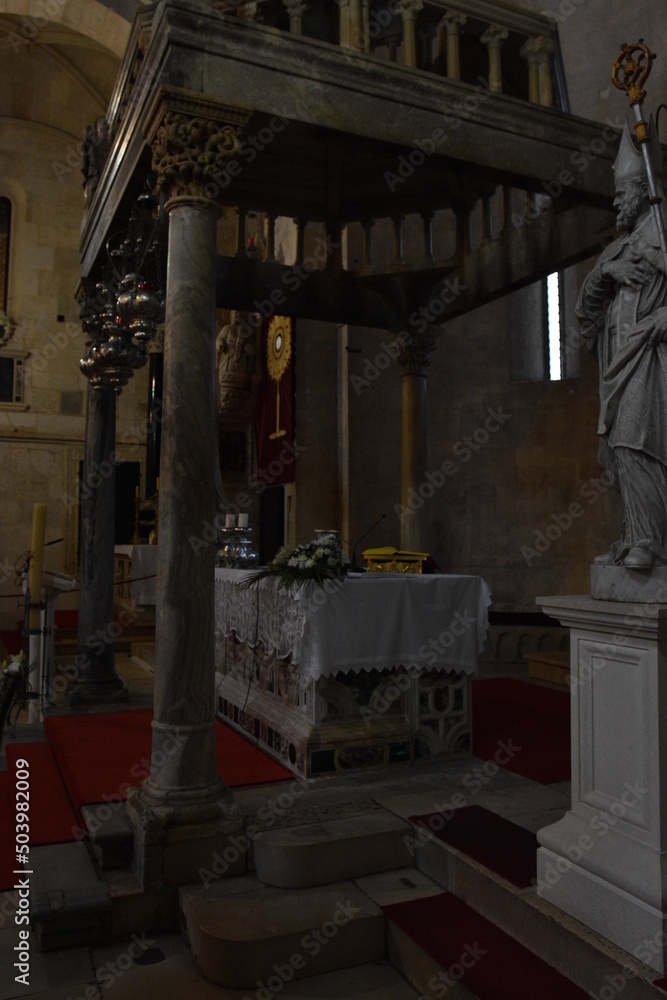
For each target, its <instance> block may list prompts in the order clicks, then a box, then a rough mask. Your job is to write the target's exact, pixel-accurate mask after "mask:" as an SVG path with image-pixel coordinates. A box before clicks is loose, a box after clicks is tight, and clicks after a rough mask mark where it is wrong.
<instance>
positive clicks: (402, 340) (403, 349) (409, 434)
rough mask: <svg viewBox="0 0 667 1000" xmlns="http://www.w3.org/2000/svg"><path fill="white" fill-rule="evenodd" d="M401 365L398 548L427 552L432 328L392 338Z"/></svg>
mask: <svg viewBox="0 0 667 1000" xmlns="http://www.w3.org/2000/svg"><path fill="white" fill-rule="evenodd" d="M394 343H395V347H396V358H397V361H398V363H399V365H400V366H401V369H402V375H401V388H402V404H401V405H402V409H401V508H402V517H401V548H402V549H407V550H409V551H411V552H427V551H428V549H427V548H426V546H427V535H428V507H427V503H425V502H424V500H425V498H424V495H423V494H424V492H425V484H426V485H427V486H428V483H427V480H426V473H427V471H428V453H427V452H428V423H427V419H426V370H427V368H428V366H429V364H430V359H431V354H432V353H433V350H434V349H435V344H436V335H435V333H434V332H427V333H424V334H416V333H411V334H407V333H402V334H400V335H399V336H398V337H396V338H395V339H394Z"/></svg>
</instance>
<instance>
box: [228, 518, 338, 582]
mask: <svg viewBox="0 0 667 1000" xmlns="http://www.w3.org/2000/svg"><path fill="white" fill-rule="evenodd" d="M350 567H351V564H350V560H349V559H348V558H347V556H346V555H345V553H344V552H343V550H342V549H341V547H340V542H339V540H338V535H337V533H336V532H334V531H332V532H329V533H327V534H322V535H319V536H318V537H317V538H316V539H313V541H311V542H307V543H306V544H305V545H298V546H297V547H296V548H295V549H294V550H292V551H290V550H289V549H286V548H282V549H280V551H279V552H278V553H277V554H276V556H275V558H274V559H272V561H271V562H270V563H269V564H268V565H267V567H266V569H261V570H258V571H257V572H256V573H253V574H252V576H249V577H248V578H247V579H246V580H243V581H242V582H241V583H240V584H239V585H238V586H239V587H241V588H242V589H243V590H246V589H247V588H248V587H252V586H253V585H254V584H256V583H258V582H259V581H260V580H266V579H268V578H270V577H275V578H276V579H277V580H278V590H295V591H296V590H298V589H299V588H300V587H303V586H305V585H306V584H309V583H316V584H319V586H320V587H321V586H322V585H323V584H324V581H325V580H337V579H339V580H342V579H343V577H344V576H345V575H346V574H347V573H348V572H349V571H350Z"/></svg>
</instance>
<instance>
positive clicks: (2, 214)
mask: <svg viewBox="0 0 667 1000" xmlns="http://www.w3.org/2000/svg"><path fill="white" fill-rule="evenodd" d="M11 225H12V203H11V202H10V200H9V198H0V310H1V311H2V312H5V313H6V312H7V296H8V285H9V240H10V235H11Z"/></svg>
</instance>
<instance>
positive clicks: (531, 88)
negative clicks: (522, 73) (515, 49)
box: [521, 36, 554, 108]
mask: <svg viewBox="0 0 667 1000" xmlns="http://www.w3.org/2000/svg"><path fill="white" fill-rule="evenodd" d="M553 51H554V47H553V42H552V41H551V40H550V39H549V38H544V37H543V36H539V37H536V38H529V39H528V41H527V42H525V43H524V45H523V46H522V48H521V55H522V56H523V58H524V59H525V60H526V62H527V63H528V100H529V101H530V102H531V103H532V104H541V105H542V106H543V107H546V108H550V107H552V105H553V88H552V83H551V57H552V55H553Z"/></svg>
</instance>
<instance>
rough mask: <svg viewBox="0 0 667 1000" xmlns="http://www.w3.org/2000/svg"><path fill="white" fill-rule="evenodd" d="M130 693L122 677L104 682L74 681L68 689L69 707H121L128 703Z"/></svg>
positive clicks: (111, 678)
mask: <svg viewBox="0 0 667 1000" xmlns="http://www.w3.org/2000/svg"><path fill="white" fill-rule="evenodd" d="M129 699H130V692H129V691H128V689H127V688H126V686H125V684H124V682H123V681H122V680H121V678H120V677H116V676H114V677H110V678H109V679H108V680H104V681H85V680H81V681H74V682H73V683H72V684H71V685H70V686H69V687H68V689H67V705H68V706H69V708H78V707H80V706H84V705H120V704H124V703H126V702H128V701H129Z"/></svg>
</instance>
